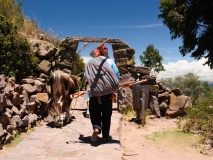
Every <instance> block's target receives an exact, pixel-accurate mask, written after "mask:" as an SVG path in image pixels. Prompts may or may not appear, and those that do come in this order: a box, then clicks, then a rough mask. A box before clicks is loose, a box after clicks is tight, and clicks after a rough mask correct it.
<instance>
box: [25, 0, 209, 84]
mask: <svg viewBox="0 0 213 160" xmlns="http://www.w3.org/2000/svg"><path fill="white" fill-rule="evenodd" d="M159 3H160V0H149V1H148V0H131V1H129V0H128V1H127V0H126V1H124V0H107V1H99V0H78V1H73V0H61V1H58V0H51V1H47V0H34V1H29V0H22V4H23V10H24V14H25V15H26V16H27V17H29V18H30V19H33V20H35V21H37V22H38V24H39V27H40V28H42V29H43V30H45V31H47V30H50V29H51V30H53V32H54V34H55V35H61V38H66V37H70V36H85V37H97V38H118V39H121V40H123V41H124V42H126V43H127V44H128V45H129V46H130V47H131V48H134V49H135V51H136V52H135V55H134V56H135V59H136V65H137V66H139V65H141V62H140V60H139V56H140V55H141V54H142V53H143V52H144V51H145V50H146V47H147V46H148V45H150V44H153V45H154V47H155V48H156V49H158V50H159V53H160V55H162V56H163V58H164V60H163V64H164V66H165V68H166V71H165V72H162V73H160V74H159V77H160V78H162V77H165V78H167V77H174V76H179V75H184V74H186V73H188V72H193V73H195V74H199V75H198V76H200V77H201V79H202V80H208V81H210V80H211V79H212V78H213V72H212V71H211V70H210V69H209V68H208V67H207V66H205V67H203V66H202V64H201V62H198V61H196V60H194V59H193V58H190V55H187V56H185V57H182V56H181V54H180V53H179V49H178V47H179V46H180V45H181V40H180V39H176V40H171V38H170V31H169V29H168V28H167V27H166V26H164V25H163V23H162V20H161V19H158V14H159V12H160V11H159V9H158V6H159ZM82 45H83V43H82V44H79V47H78V49H80V48H81V46H82ZM96 46H97V43H91V44H90V45H89V46H88V47H87V48H85V49H84V50H82V52H81V53H80V54H81V56H82V58H84V60H85V62H87V61H88V59H89V58H90V57H89V53H90V51H91V50H92V49H93V48H94V47H96ZM107 47H108V48H109V55H110V57H113V56H112V48H111V45H109V44H107ZM198 66H199V67H198ZM171 68H172V69H171ZM194 68H198V69H197V71H194ZM204 71H205V73H203V72H204ZM207 71H208V72H207ZM201 72H202V74H204V75H202V74H201Z"/></svg>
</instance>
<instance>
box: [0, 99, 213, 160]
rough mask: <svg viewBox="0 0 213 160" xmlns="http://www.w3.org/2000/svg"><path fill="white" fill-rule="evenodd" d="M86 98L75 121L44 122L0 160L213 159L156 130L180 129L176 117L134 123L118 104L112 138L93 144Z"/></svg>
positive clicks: (80, 102) (1, 152)
mask: <svg viewBox="0 0 213 160" xmlns="http://www.w3.org/2000/svg"><path fill="white" fill-rule="evenodd" d="M85 109H86V101H85V100H84V99H83V98H79V99H78V102H77V103H76V107H75V111H74V113H73V119H72V122H71V123H70V124H68V125H66V126H65V127H63V128H54V127H53V128H52V127H51V124H48V123H43V125H42V126H40V127H36V129H35V131H33V132H32V133H30V135H27V136H26V137H25V138H24V140H23V141H22V142H20V143H19V144H18V145H17V146H16V147H14V148H9V149H8V148H7V149H4V150H0V160H29V159H30V160H159V159H162V160H171V159H172V160H204V159H205V160H213V157H208V156H204V155H202V154H200V153H199V151H198V150H196V148H195V147H194V146H193V144H189V145H186V143H183V144H182V143H180V141H178V140H176V139H174V138H173V139H168V137H167V136H162V135H161V136H159V137H160V140H159V138H158V137H156V136H155V137H154V138H153V135H154V133H155V132H160V131H163V130H168V129H174V128H176V123H175V121H176V119H165V118H160V119H157V118H156V119H149V120H148V121H147V124H146V125H145V127H143V128H142V127H141V128H139V127H138V126H137V125H136V124H135V123H134V122H128V121H123V122H121V118H122V115H121V114H120V113H118V111H117V110H116V103H115V106H114V111H113V116H112V125H111V136H112V138H113V139H112V141H110V142H109V143H104V142H102V141H101V140H100V141H98V142H97V143H95V144H94V143H91V141H90V136H91V133H92V129H91V123H90V120H89V118H85V117H84V115H83V113H84V112H85Z"/></svg>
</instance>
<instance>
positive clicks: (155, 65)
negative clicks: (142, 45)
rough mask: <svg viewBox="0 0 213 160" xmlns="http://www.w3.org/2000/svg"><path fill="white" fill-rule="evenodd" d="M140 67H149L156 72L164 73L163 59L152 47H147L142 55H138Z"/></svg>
mask: <svg viewBox="0 0 213 160" xmlns="http://www.w3.org/2000/svg"><path fill="white" fill-rule="evenodd" d="M140 60H141V65H144V66H146V67H150V69H154V71H156V72H158V73H159V72H160V71H165V69H164V66H163V65H162V61H163V57H162V56H161V55H160V53H159V51H158V50H157V49H155V48H154V45H148V46H147V48H146V50H145V51H144V52H143V55H140Z"/></svg>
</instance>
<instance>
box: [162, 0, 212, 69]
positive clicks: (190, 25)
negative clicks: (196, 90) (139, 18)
mask: <svg viewBox="0 0 213 160" xmlns="http://www.w3.org/2000/svg"><path fill="white" fill-rule="evenodd" d="M159 9H160V12H161V13H160V14H159V15H158V18H161V19H163V23H164V24H165V25H166V26H167V27H168V28H169V29H170V34H171V39H176V38H181V39H182V43H183V45H182V46H180V47H179V49H180V53H181V54H182V55H183V56H185V55H186V54H188V53H191V57H193V58H195V59H198V60H199V59H201V58H202V57H204V58H207V61H206V62H205V64H207V65H208V66H209V67H210V68H211V69H212V68H213V47H212V44H213V5H212V0H205V1H201V0H161V1H160V5H159Z"/></svg>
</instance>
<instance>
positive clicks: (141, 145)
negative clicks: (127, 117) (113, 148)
mask: <svg viewBox="0 0 213 160" xmlns="http://www.w3.org/2000/svg"><path fill="white" fill-rule="evenodd" d="M176 128H177V125H176V119H166V118H163V117H162V118H160V119H158V118H156V119H149V120H148V122H147V124H146V125H145V127H143V128H138V129H137V125H136V124H135V123H133V122H128V121H124V122H122V134H121V144H122V146H121V147H122V150H123V160H159V159H162V160H171V159H172V160H204V159H205V160H213V157H209V156H206V155H203V154H201V153H199V150H198V149H197V148H196V146H195V144H194V143H193V141H191V140H189V141H187V139H185V140H184V139H181V140H180V138H179V137H178V136H177V137H175V135H173V136H172V137H173V138H172V137H170V136H169V135H163V134H162V135H157V136H154V135H156V132H162V133H164V132H163V131H168V130H171V131H172V130H175V129H176ZM164 134H166V132H165V133H164ZM158 136H159V137H158ZM175 138H176V139H175ZM195 140H196V137H195ZM189 142H190V143H189ZM194 142H195V141H194Z"/></svg>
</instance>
